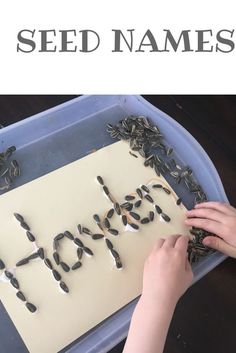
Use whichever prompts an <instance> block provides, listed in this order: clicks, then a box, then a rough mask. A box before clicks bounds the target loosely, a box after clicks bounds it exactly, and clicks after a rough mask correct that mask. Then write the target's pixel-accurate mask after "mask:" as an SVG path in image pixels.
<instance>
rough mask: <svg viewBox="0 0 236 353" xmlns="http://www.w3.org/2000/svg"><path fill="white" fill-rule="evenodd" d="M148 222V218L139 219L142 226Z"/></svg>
mask: <svg viewBox="0 0 236 353" xmlns="http://www.w3.org/2000/svg"><path fill="white" fill-rule="evenodd" d="M149 221H150V220H149V218H148V217H144V218H142V219H141V221H140V222H141V223H142V224H146V223H149Z"/></svg>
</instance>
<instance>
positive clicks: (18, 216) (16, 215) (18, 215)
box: [14, 213, 24, 223]
mask: <svg viewBox="0 0 236 353" xmlns="http://www.w3.org/2000/svg"><path fill="white" fill-rule="evenodd" d="M14 216H15V218H16V219H17V221H19V222H21V223H22V222H24V218H23V217H22V216H21V215H20V214H19V213H14Z"/></svg>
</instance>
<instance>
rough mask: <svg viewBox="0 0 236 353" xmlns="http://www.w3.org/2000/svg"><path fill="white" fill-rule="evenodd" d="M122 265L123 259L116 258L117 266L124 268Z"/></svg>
mask: <svg viewBox="0 0 236 353" xmlns="http://www.w3.org/2000/svg"><path fill="white" fill-rule="evenodd" d="M122 267H123V266H122V262H121V260H120V259H116V268H118V269H120V268H122Z"/></svg>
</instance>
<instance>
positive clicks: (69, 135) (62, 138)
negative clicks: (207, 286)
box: [0, 95, 227, 353]
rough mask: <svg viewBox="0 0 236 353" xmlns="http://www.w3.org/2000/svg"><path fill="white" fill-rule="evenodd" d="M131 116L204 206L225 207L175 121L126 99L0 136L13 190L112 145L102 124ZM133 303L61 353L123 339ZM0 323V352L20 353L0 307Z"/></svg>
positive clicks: (198, 271)
mask: <svg viewBox="0 0 236 353" xmlns="http://www.w3.org/2000/svg"><path fill="white" fill-rule="evenodd" d="M136 114H137V115H145V116H148V117H150V118H151V120H152V121H153V122H154V123H156V124H157V125H158V126H159V128H160V130H161V131H162V133H163V135H164V136H165V140H166V141H167V143H168V144H170V145H172V146H174V150H175V158H176V159H177V160H178V161H179V162H180V163H183V164H187V165H189V166H191V168H192V170H193V172H194V175H195V176H196V177H197V179H198V181H199V183H200V184H201V185H202V187H203V189H204V190H205V192H206V193H207V196H208V198H209V199H210V200H219V201H224V202H227V197H226V195H225V192H224V189H223V186H222V183H221V181H220V178H219V176H218V173H217V171H216V169H215V167H214V165H213V164H212V162H211V160H210V159H209V157H208V156H207V154H206V152H205V151H204V150H203V149H202V147H201V146H200V145H199V143H198V142H197V141H196V140H195V139H194V138H193V137H192V136H191V135H190V134H189V133H188V132H187V131H186V130H185V129H184V128H183V127H182V126H181V125H179V124H178V123H177V122H176V121H175V120H173V119H172V118H170V117H169V116H168V115H166V114H165V113H163V112H162V111H160V110H159V109H157V108H156V107H154V106H153V105H151V104H150V103H148V102H147V101H146V100H145V99H144V98H142V97H141V96H131V95H129V96H111V95H107V96H101V95H98V96H82V97H79V98H76V99H73V100H71V101H69V102H66V103H64V104H61V105H59V106H57V107H54V108H52V109H49V110H47V111H44V112H42V113H40V114H37V115H34V116H32V117H30V118H27V119H25V120H22V121H20V122H18V123H16V124H13V125H10V126H8V127H6V128H4V129H2V130H0V137H1V139H0V141H1V148H0V150H4V149H5V148H7V147H8V146H10V145H15V146H16V147H17V151H16V152H15V156H16V159H17V160H18V161H19V164H20V166H21V168H22V171H23V172H22V175H21V176H20V177H19V178H17V179H16V181H15V184H14V187H18V186H20V185H23V184H25V183H27V182H29V181H31V180H33V179H36V178H38V177H39V176H42V175H44V174H47V173H49V172H51V171H53V170H55V169H57V168H60V167H62V166H64V165H66V164H68V163H70V162H73V161H75V160H77V159H79V158H81V157H83V156H85V155H87V154H89V153H90V152H91V151H92V150H93V149H99V148H101V147H104V146H106V145H109V144H111V143H113V142H114V140H112V139H111V138H110V136H109V135H108V133H107V132H106V124H107V123H108V122H109V123H111V124H115V123H117V122H118V121H119V120H120V119H122V118H123V117H125V116H127V115H136ZM168 181H169V182H170V184H171V186H172V187H173V188H174V189H175V191H176V193H177V194H178V195H179V196H181V197H182V198H183V200H184V203H185V205H186V206H187V207H191V200H190V199H189V197H188V195H187V194H186V192H185V191H184V189H182V188H181V186H176V185H175V184H173V182H172V181H171V180H168ZM224 259H225V256H224V255H222V254H220V253H214V254H212V255H211V256H209V257H206V258H204V259H203V260H202V261H201V262H199V263H198V264H196V265H195V266H194V274H195V277H194V281H195V282H196V281H197V280H199V279H200V278H201V277H202V276H204V275H205V274H206V273H207V272H209V271H210V270H211V269H213V268H214V267H216V266H217V265H218V264H219V263H220V262H222V261H223V260H224ZM136 301H137V300H134V301H133V302H132V303H130V304H128V305H127V306H125V307H124V308H122V309H121V310H119V311H118V312H117V313H115V314H114V315H112V316H111V317H109V318H108V319H106V320H105V321H104V322H102V323H101V324H99V325H98V326H96V327H95V328H93V329H92V330H91V331H89V332H88V333H87V334H85V335H84V336H83V337H81V338H79V339H78V340H77V341H75V342H73V343H72V344H71V345H70V346H68V347H66V348H65V349H64V350H63V352H70V353H72V352H73V353H75V352H81V353H87V352H89V353H92V352H94V353H95V352H96V353H98V352H107V351H108V350H109V349H111V348H112V347H114V346H115V345H116V344H117V343H119V342H120V341H121V340H122V339H123V338H124V337H126V335H127V332H128V326H129V322H130V318H131V315H132V312H133V310H134V307H135V304H136ZM0 322H1V328H0V342H1V345H0V352H1V353H6V352H18V353H23V352H26V351H27V349H26V347H25V345H24V344H23V342H22V340H21V338H20V336H19V335H18V333H17V331H16V329H15V327H14V325H13V323H12V322H11V320H10V318H9V316H8V314H7V313H6V311H5V309H4V307H3V306H2V304H1V305H0Z"/></svg>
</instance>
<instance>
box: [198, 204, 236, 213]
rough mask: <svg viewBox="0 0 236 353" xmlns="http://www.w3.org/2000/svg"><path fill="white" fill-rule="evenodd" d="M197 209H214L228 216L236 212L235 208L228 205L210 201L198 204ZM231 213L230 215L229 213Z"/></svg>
mask: <svg viewBox="0 0 236 353" xmlns="http://www.w3.org/2000/svg"><path fill="white" fill-rule="evenodd" d="M194 208H195V209H198V208H212V209H214V210H217V211H220V212H222V213H224V214H225V213H226V214H233V215H234V214H235V213H236V210H235V208H234V207H232V206H230V205H229V204H227V203H223V202H215V201H209V202H203V203H198V204H197V205H195V207H194ZM229 212H230V213H229Z"/></svg>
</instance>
